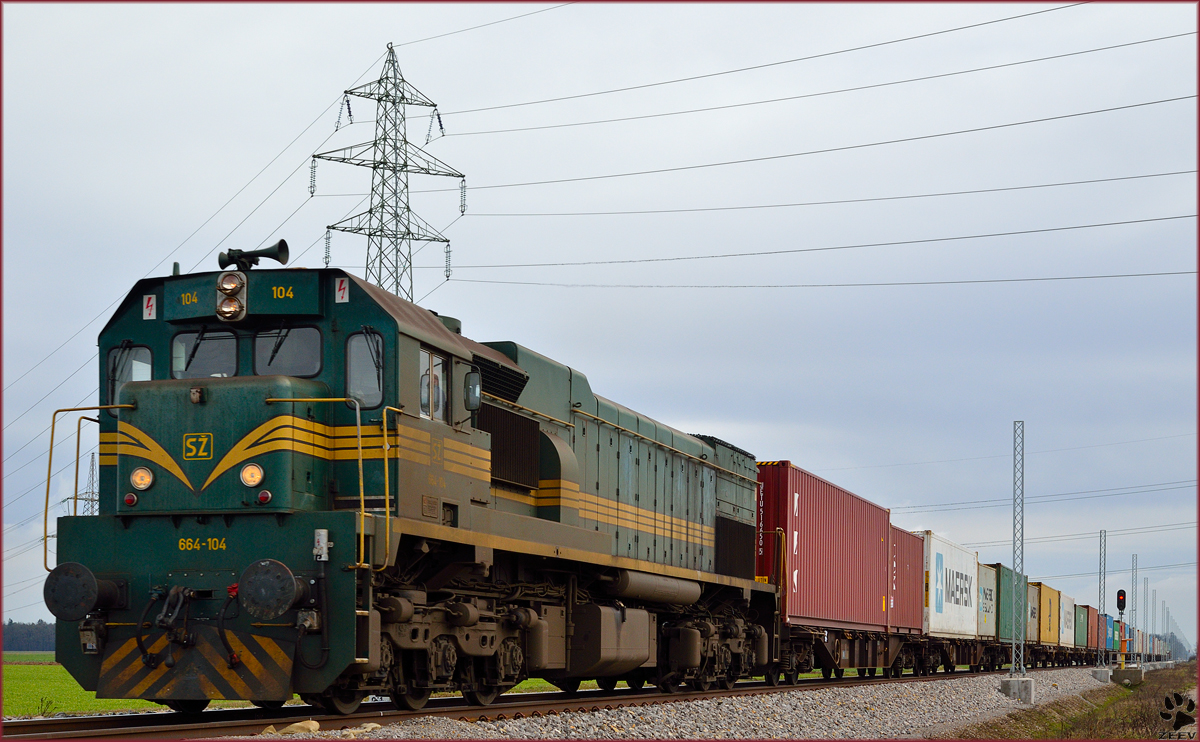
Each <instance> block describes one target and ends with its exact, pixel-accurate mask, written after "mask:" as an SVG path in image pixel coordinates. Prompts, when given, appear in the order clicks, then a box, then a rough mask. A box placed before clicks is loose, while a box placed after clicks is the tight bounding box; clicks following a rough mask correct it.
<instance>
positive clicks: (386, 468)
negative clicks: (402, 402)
mask: <svg viewBox="0 0 1200 742" xmlns="http://www.w3.org/2000/svg"><path fill="white" fill-rule="evenodd" d="M388 412H395V413H396V414H398V415H403V414H404V410H402V409H400V408H399V407H390V406H385V407H384V408H383V514H384V515H383V517H384V522H385V523H386V525H385V526H384V528H385V531H384V532H385V534H386V535H385V538H386V539H387V540H386V541H385V542H384V547H383V566H382V567H380V568H379V569H377V570H375V571H376V572H382V571H383V570H385V569H387V564H388V559H389V558H390V557H391V553H392V490H391V485H390V483H389V480H390V478H391V465H390V464H389V463H388V453H389V452H390V451H391V445H390V444H389V443H388V426H387V414H388ZM396 435H397V437H399V435H400V421H399V420H397V421H396ZM397 442H399V441H397ZM396 466H397V468H398V467H399V466H400V459H396Z"/></svg>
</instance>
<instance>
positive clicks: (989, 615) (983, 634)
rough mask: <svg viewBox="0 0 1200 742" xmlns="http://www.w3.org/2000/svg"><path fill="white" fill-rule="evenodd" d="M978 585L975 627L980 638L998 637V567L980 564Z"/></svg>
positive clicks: (976, 582) (976, 581)
mask: <svg viewBox="0 0 1200 742" xmlns="http://www.w3.org/2000/svg"><path fill="white" fill-rule="evenodd" d="M975 584H976V585H978V590H977V591H976V595H975V597H976V601H975V604H976V605H977V606H979V608H978V611H977V613H978V614H979V615H978V617H977V618H976V619H975V621H976V625H975V629H976V631H978V632H979V638H980V639H995V638H996V568H995V567H990V566H988V565H986V564H980V565H979V576H978V577H977V578H976V580H975Z"/></svg>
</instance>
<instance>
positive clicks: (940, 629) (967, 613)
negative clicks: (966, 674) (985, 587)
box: [921, 531, 979, 639]
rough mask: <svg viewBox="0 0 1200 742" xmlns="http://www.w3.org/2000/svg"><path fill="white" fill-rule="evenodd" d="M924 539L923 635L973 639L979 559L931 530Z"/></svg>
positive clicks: (975, 623)
mask: <svg viewBox="0 0 1200 742" xmlns="http://www.w3.org/2000/svg"><path fill="white" fill-rule="evenodd" d="M924 539H925V605H924V609H923V612H922V613H923V615H922V619H921V631H922V632H924V634H925V635H926V636H937V637H947V638H962V639H974V638H975V637H976V636H977V634H978V632H977V631H976V627H977V626H978V623H979V621H978V619H979V614H978V613H977V609H976V606H975V602H976V601H975V581H976V580H977V579H979V561H978V556H977V555H976V553H975V552H973V551H968V550H967V549H964V548H963V547H961V546H959V545H958V544H956V543H953V542H951V541H947V540H946V539H944V538H942V537H941V536H939V535H937V534H936V533H934V532H933V531H925V532H924Z"/></svg>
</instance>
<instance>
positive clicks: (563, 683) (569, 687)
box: [550, 678, 579, 696]
mask: <svg viewBox="0 0 1200 742" xmlns="http://www.w3.org/2000/svg"><path fill="white" fill-rule="evenodd" d="M550 684H551V685H553V686H554V687H555V688H558V689H559V690H561V691H562V692H563V693H566V694H567V695H568V696H573V695H575V694H576V693H578V692H579V678H560V679H558V680H551V681H550Z"/></svg>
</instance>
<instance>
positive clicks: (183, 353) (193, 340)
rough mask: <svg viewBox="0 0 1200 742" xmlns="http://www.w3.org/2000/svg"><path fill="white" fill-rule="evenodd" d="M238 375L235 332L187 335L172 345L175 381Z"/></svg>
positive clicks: (177, 336)
mask: <svg viewBox="0 0 1200 742" xmlns="http://www.w3.org/2000/svg"><path fill="white" fill-rule="evenodd" d="M236 373H237V340H236V339H235V338H234V335H233V333H232V332H208V331H207V330H205V329H201V330H200V332H183V333H180V334H178V335H176V336H175V339H174V340H173V341H172V342H171V377H172V378H175V379H201V378H206V377H218V378H221V377H226V376H233V375H235V374H236Z"/></svg>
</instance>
